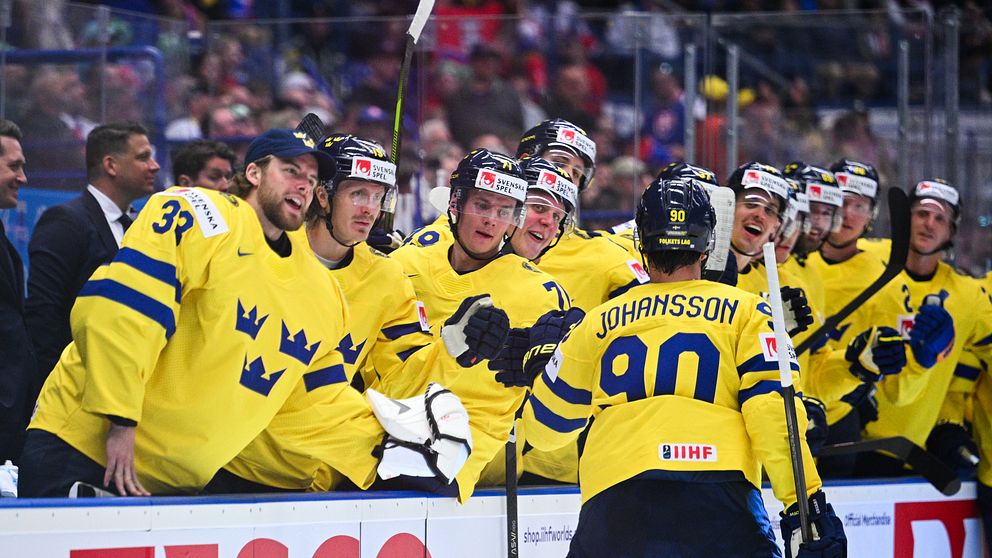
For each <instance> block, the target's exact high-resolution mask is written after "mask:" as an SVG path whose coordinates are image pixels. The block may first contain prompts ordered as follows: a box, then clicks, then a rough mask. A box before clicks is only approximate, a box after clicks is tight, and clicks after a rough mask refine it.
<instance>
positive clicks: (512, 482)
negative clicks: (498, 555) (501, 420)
mask: <svg viewBox="0 0 992 558" xmlns="http://www.w3.org/2000/svg"><path fill="white" fill-rule="evenodd" d="M523 409H524V408H523V406H522V405H521V406H520V409H519V410H518V411H517V413H516V414H515V415H514V416H513V428H511V429H510V439H508V440H507V441H506V555H507V556H508V557H509V558H516V557H517V556H519V543H520V540H519V537H518V535H519V533H520V523H519V513H518V511H517V419H518V417H519V416H520V414H521V411H523Z"/></svg>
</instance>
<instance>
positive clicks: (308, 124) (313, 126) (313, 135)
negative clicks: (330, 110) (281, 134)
mask: <svg viewBox="0 0 992 558" xmlns="http://www.w3.org/2000/svg"><path fill="white" fill-rule="evenodd" d="M294 131H295V132H303V133H304V134H306V135H307V137H308V138H309V139H310V140H311V141H313V143H314V145H317V144H318V143H319V142H320V140H322V139H324V135H325V133H326V132H325V131H324V123H323V122H322V121H321V120H320V117H319V116H317V115H316V114H314V113H312V112H308V113H307V115H306V116H304V117H303V119H302V120H300V123H299V124H297V125H296V129H295V130H294Z"/></svg>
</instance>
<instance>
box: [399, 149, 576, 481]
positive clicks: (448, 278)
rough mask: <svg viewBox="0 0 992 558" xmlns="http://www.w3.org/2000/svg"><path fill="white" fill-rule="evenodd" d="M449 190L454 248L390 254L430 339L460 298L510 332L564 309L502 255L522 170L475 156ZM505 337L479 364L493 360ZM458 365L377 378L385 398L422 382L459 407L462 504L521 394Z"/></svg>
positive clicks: (455, 317)
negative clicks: (486, 304) (464, 425)
mask: <svg viewBox="0 0 992 558" xmlns="http://www.w3.org/2000/svg"><path fill="white" fill-rule="evenodd" d="M450 184H451V192H450V202H449V203H450V205H449V208H448V217H449V220H450V222H451V227H450V230H451V232H452V234H453V242H452V243H450V244H446V243H441V242H436V243H433V244H430V245H427V246H417V245H415V244H408V245H406V246H403V247H401V248H400V249H398V250H396V251H395V252H393V253H392V254H391V257H392V258H393V259H395V260H396V261H398V262H400V263H401V264H402V265H403V269H404V272H405V273H406V274H407V276H408V277H410V279H411V281H412V282H413V285H414V289H415V290H416V292H417V296H418V298H419V299H420V300H421V301H423V303H424V305H425V308H426V310H427V319H428V322H429V324H430V326H431V329H432V331H435V332H437V331H438V330H440V331H441V335H442V338H444V342H445V344H446V345H448V342H449V340H450V338H449V337H448V336H446V334H445V332H446V331H447V330H448V328H449V327H452V326H453V325H455V324H457V323H458V322H459V321H460V320H461V319H462V318H461V314H462V313H463V311H464V309H465V303H464V302H463V299H465V298H466V297H469V300H470V301H474V300H477V299H479V298H480V297H481V295H488V297H489V298H491V300H492V305H493V307H495V308H499V309H502V310H503V311H505V314H504V315H505V316H508V318H509V324H510V326H512V327H515V328H521V327H529V326H530V325H532V324H533V323H534V322H535V321H537V319H538V318H539V317H540V316H542V315H543V314H545V313H547V312H549V311H551V310H560V309H562V308H567V307H568V295H567V294H566V292H565V290H564V289H563V288H562V287H561V285H560V284H559V283H558V282H557V281H555V280H554V278H552V277H551V276H549V275H548V274H546V273H543V272H541V271H540V270H538V269H537V268H535V267H534V266H532V265H531V264H530V263H529V262H528V261H527V260H526V259H524V258H521V257H520V256H517V255H515V254H511V253H507V252H506V251H504V250H502V249H503V247H504V244H505V243H506V242H507V239H508V236H509V235H510V234H511V233H512V231H513V230H514V227H517V228H519V227H521V226H522V225H523V219H524V204H525V201H526V197H527V182H526V180H525V178H524V175H523V172H522V170H521V169H520V165H519V164H518V163H517V162H516V161H514V160H513V159H511V158H509V157H506V156H504V155H500V154H497V153H492V152H490V151H488V150H486V149H476V150H474V151H472V152H471V153H469V154H468V155H467V156H466V157H465V158H464V159H463V160H462V161H461V162H460V163H459V165H458V168H457V169H456V170H455V172H454V173H452V175H451V181H450ZM505 337H506V336H505V335H504V337H503V339H501V340H500V343H499V345H498V346H496V347H494V349H495V350H494V352H493V353H492V354H483V355H482V356H483V358H491V357H492V356H495V354H496V352H498V351H499V349H501V348H502V344H503V340H505ZM449 348H450V347H449ZM456 360H457V359H455V358H451V357H449V356H448V355H443V356H442V358H440V359H438V364H437V365H436V366H434V367H433V368H432V369H430V370H424V371H423V372H422V373H421V374H419V375H411V374H389V375H383V377H382V386H383V389H384V390H385V391H386V393H387V394H389V395H391V396H395V397H405V396H407V395H409V394H410V393H418V392H420V391H421V390H422V389H423V384H425V383H426V382H428V381H438V382H441V383H443V384H444V385H446V386H447V387H448V388H449V389H451V390H452V391H453V392H454V393H455V394H457V395H458V396H459V397H460V398H461V399H462V401H463V402H464V404H465V406H466V408H467V409H468V411H469V416H470V420H471V426H472V439H473V451H472V455H471V457H470V459H469V461H468V463H467V464H466V466H465V467H464V468H463V469H462V471H461V473H460V474H459V476H458V478H457V481H458V485H459V497H460V499H461V500H462V501H464V500H466V499H467V498H468V497H469V496H471V494H472V492H473V491H474V489H475V486H476V484H477V482H478V480H479V477H480V475H481V473H482V469H483V468H484V467H485V466H486V465H487V464H488V463H489V462H490V461H491V460H492V459H493V457H494V456H496V455H497V453H498V452H499V450H500V449H501V448H502V447H503V446H504V444H505V442H506V440H507V438H508V436H509V432H510V427H511V425H512V422H513V416H514V413H515V412H516V410H517V409H518V408H519V407H520V404H521V403H522V402H523V398H524V395H525V394H526V388H523V387H507V386H504V385H503V384H501V383H499V382H498V381H497V380H496V379H495V375H494V374H493V373H492V372H491V371H490V370H489V369H488V368H487V367H486V364H485V363H483V362H482V361H481V359H470V361H466V360H465V359H461V361H460V362H462V364H464V365H465V366H466V367H467V368H463V367H462V366H460V365H459V364H458V362H456Z"/></svg>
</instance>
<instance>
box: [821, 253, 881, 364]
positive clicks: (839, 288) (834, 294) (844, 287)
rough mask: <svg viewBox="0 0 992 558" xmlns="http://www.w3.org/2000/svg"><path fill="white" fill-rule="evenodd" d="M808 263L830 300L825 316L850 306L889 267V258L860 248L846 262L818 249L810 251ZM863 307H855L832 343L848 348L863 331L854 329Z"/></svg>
mask: <svg viewBox="0 0 992 558" xmlns="http://www.w3.org/2000/svg"><path fill="white" fill-rule="evenodd" d="M859 245H860V244H859ZM806 265H807V267H808V268H809V269H812V270H813V272H814V273H815V274H816V275H818V276H819V277H820V278H821V279H822V283H823V288H824V292H825V293H826V300H827V302H826V306H825V307H824V317H829V316H833V315H834V314H836V313H837V312H839V311H840V310H841V309H842V308H844V307H845V306H847V303H848V302H851V301H852V300H854V298H855V297H856V296H858V295H859V294H861V292H862V291H864V290H865V288H867V287H868V285H870V284H872V283H873V282H874V281H875V279H878V277H879V276H880V275H882V271H884V270H885V262H884V261H882V259H881V258H879V257H878V255H876V254H875V253H873V252H858V253H857V254H856V255H855V256H854V257H853V258H851V259H849V260H845V261H842V262H828V261H826V260H824V259H823V255H822V254H820V253H819V252H816V253H813V254H810V255H809V258H808V259H807V260H806ZM861 311H863V310H861V309H859V310H855V311H854V313H852V314H851V316H850V317H848V318H847V319H845V320H844V321H842V322H841V323H840V324H839V325H838V326H837V327H836V328H835V330H834V331H833V332H831V333H830V340H829V341H828V344H829V345H830V346H831V347H833V348H835V349H838V350H845V349H846V348H847V345H848V343H850V342H851V339H854V337H855V336H857V335H858V334H859V333H861V331H853V330H852V329H851V324H852V323H853V322H854V321H860V320H859V319H858V317H857V314H858V312H861Z"/></svg>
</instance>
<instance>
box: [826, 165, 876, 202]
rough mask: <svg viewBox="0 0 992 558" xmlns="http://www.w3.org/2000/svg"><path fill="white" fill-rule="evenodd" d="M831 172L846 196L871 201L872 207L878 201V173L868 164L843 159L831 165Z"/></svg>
mask: <svg viewBox="0 0 992 558" xmlns="http://www.w3.org/2000/svg"><path fill="white" fill-rule="evenodd" d="M830 172H832V173H834V177H835V178H837V185H838V186H840V189H841V191H843V192H844V193H845V194H857V195H859V196H863V197H866V198H868V199H870V200H871V203H872V206H874V205H875V204H876V202H877V201H878V185H879V180H878V171H877V170H875V167H873V166H872V165H870V164H868V163H862V162H860V161H854V160H852V159H841V160H839V161H837V162H836V163H834V164H832V165H830Z"/></svg>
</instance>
